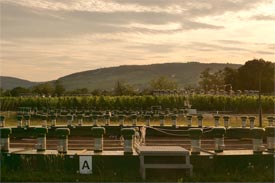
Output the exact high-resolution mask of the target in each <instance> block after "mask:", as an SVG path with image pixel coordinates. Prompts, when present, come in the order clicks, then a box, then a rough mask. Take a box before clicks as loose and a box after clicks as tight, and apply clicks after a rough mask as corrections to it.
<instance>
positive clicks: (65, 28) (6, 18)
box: [0, 0, 275, 81]
mask: <svg viewBox="0 0 275 183" xmlns="http://www.w3.org/2000/svg"><path fill="white" fill-rule="evenodd" d="M0 6H1V28H0V29H1V49H0V50H1V57H0V59H1V75H2V76H13V77H19V78H22V79H27V80H31V81H47V80H54V79H57V78H59V77H61V76H64V75H67V74H71V73H74V72H80V71H84V70H91V69H96V68H103V67H110V66H118V65H126V64H127V65H134V64H152V63H166V62H188V61H199V62H203V63H210V62H211V63H213V62H217V63H240V64H243V63H244V62H245V61H247V60H251V59H253V58H263V59H265V60H268V61H273V62H274V61H275V0H193V1H190V0H136V1H134V0H129V1H126V0H104V1H103V0H102V1H100V0H0Z"/></svg>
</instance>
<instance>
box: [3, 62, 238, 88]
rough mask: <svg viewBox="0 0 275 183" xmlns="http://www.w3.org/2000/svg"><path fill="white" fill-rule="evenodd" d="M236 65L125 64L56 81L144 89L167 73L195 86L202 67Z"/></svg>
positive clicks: (11, 82) (7, 84) (6, 80)
mask: <svg viewBox="0 0 275 183" xmlns="http://www.w3.org/2000/svg"><path fill="white" fill-rule="evenodd" d="M240 66H241V65H238V64H223V63H210V64H204V63H199V62H189V63H165V64H152V65H126V66H118V67H108V68H101V69H96V70H89V71H83V72H78V73H74V74H70V75H67V76H64V77H61V78H59V79H58V80H59V81H61V82H60V83H62V85H63V86H64V87H65V89H66V90H74V89H78V88H87V89H89V90H94V89H106V90H110V89H112V88H113V87H114V84H115V82H116V81H122V82H125V83H127V84H129V85H133V86H134V87H135V88H145V87H147V86H148V84H149V83H150V81H151V80H152V79H155V78H157V77H159V76H167V77H168V78H170V79H173V80H175V81H176V82H177V83H178V85H179V87H184V86H195V85H197V84H198V81H199V76H200V73H201V72H202V71H203V70H205V69H206V68H211V70H212V71H216V70H219V69H223V68H224V67H231V68H238V67H240ZM0 81H1V83H0V85H1V88H3V89H5V90H6V89H12V88H15V87H25V88H29V87H32V86H35V85H37V84H40V83H38V82H31V81H27V80H22V79H19V78H14V77H6V76H0ZM51 82H53V81H51Z"/></svg>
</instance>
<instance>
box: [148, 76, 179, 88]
mask: <svg viewBox="0 0 275 183" xmlns="http://www.w3.org/2000/svg"><path fill="white" fill-rule="evenodd" d="M150 87H151V89H152V90H174V89H177V88H178V84H177V82H176V81H173V80H171V79H169V78H168V77H166V76H160V77H158V78H156V79H153V80H151V82H150Z"/></svg>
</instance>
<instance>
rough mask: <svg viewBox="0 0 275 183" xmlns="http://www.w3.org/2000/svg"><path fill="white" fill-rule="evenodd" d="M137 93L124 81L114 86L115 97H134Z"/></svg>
mask: <svg viewBox="0 0 275 183" xmlns="http://www.w3.org/2000/svg"><path fill="white" fill-rule="evenodd" d="M134 94H135V91H134V89H133V87H132V86H130V85H128V84H125V83H124V82H122V81H117V82H116V83H115V86H114V95H119V96H120V95H134Z"/></svg>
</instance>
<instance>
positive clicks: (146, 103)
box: [0, 95, 275, 113]
mask: <svg viewBox="0 0 275 183" xmlns="http://www.w3.org/2000/svg"><path fill="white" fill-rule="evenodd" d="M0 99H1V110H3V111H7V110H13V111H16V110H17V109H18V107H27V106H28V107H33V108H35V107H37V108H40V109H41V108H43V107H46V108H78V109H83V108H87V109H90V108H95V109H118V110H120V109H127V110H128V109H144V110H150V108H151V106H154V105H160V106H162V108H163V109H165V108H170V109H173V108H184V101H185V99H186V97H185V96H182V95H168V96H151V95H145V96H83V97H79V96H78V97H49V98H47V97H45V98H42V97H22V98H18V97H1V98H0ZM189 101H190V103H191V105H192V108H195V109H198V110H201V111H232V112H234V113H257V112H258V97H257V96H222V95H217V96H214V95H193V96H190V97H189ZM274 104H275V99H274V97H272V96H263V97H262V107H263V112H264V113H273V110H274Z"/></svg>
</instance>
